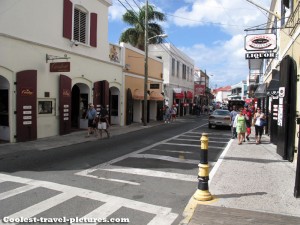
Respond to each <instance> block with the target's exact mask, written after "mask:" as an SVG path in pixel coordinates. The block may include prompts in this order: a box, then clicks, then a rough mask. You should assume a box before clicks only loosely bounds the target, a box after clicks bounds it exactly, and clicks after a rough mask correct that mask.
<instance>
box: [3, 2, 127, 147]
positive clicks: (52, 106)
mask: <svg viewBox="0 0 300 225" xmlns="http://www.w3.org/2000/svg"><path fill="white" fill-rule="evenodd" d="M110 5H111V1H110V0H100V1H99V0H90V1H80V0H63V1H47V0H32V1H26V0H19V1H18V3H17V4H15V3H14V2H11V1H9V0H3V1H1V2H0V7H1V9H3V10H5V13H2V14H1V15H0V30H1V31H0V32H1V33H0V51H1V55H2V56H3V57H1V58H0V81H1V82H0V92H1V93H0V96H1V98H0V104H1V108H0V139H1V140H4V141H7V142H17V141H18V142H19V141H29V140H35V139H38V138H44V137H49V136H54V135H62V134H66V133H69V132H71V131H72V130H74V129H75V130H76V129H80V128H85V127H87V121H86V120H85V118H84V117H85V110H86V108H87V104H88V103H89V102H92V103H94V105H95V107H96V108H99V105H103V106H105V107H108V109H109V111H110V120H111V123H113V124H119V125H124V117H123V109H124V108H123V106H122V104H121V102H122V99H123V92H122V89H123V88H122V66H121V63H120V60H113V59H112V57H111V53H110V47H111V46H110V45H109V43H108V7H109V6H110ZM53 12H55V16H53ZM112 96H113V97H112ZM112 105H113V106H112Z"/></svg>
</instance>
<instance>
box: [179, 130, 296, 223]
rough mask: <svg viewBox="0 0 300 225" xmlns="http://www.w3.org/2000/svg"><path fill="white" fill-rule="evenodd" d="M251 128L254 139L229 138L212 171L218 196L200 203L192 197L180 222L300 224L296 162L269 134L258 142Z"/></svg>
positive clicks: (213, 191)
mask: <svg viewBox="0 0 300 225" xmlns="http://www.w3.org/2000/svg"><path fill="white" fill-rule="evenodd" d="M253 131H254V130H252V134H251V136H250V137H251V138H252V139H251V140H250V142H244V143H243V144H242V145H238V144H237V140H236V139H235V140H233V139H232V140H231V141H230V142H229V144H228V146H227V148H226V149H225V150H224V152H223V154H222V155H221V157H220V159H219V161H218V162H217V164H216V166H215V167H214V168H213V169H212V171H211V172H210V184H209V191H210V193H211V194H212V195H213V197H214V199H213V200H212V201H209V202H202V203H201V202H198V201H196V200H194V199H193V197H192V198H191V200H190V202H189V204H188V206H187V207H186V210H185V214H186V216H187V218H186V220H185V222H182V223H181V224H187V223H188V224H189V225H196V224H231V225H234V224H300V199H296V198H295V197H294V196H293V194H294V186H295V172H296V166H295V165H296V164H295V163H291V162H288V161H285V160H282V158H281V156H279V155H278V154H277V153H276V145H273V144H271V143H270V139H269V137H268V136H267V135H263V138H262V144H260V145H256V144H255V140H254V132H253ZM208 154H209V153H208ZM195 188H196V189H197V187H195ZM224 207H225V208H224ZM193 210H194V211H193ZM245 210H250V211H245ZM217 212H219V213H217ZM270 213H272V214H270ZM275 214H277V215H275ZM286 216H287V217H286ZM292 216H294V217H292ZM295 217H296V218H295ZM228 218H229V220H228ZM264 218H265V219H264ZM190 219H191V220H190ZM189 220H190V221H189ZM266 221H268V222H266ZM256 222H257V223H256Z"/></svg>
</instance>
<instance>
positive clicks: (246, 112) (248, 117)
mask: <svg viewBox="0 0 300 225" xmlns="http://www.w3.org/2000/svg"><path fill="white" fill-rule="evenodd" d="M243 113H244V115H245V118H246V133H247V134H246V139H247V141H250V139H249V136H250V134H251V125H252V113H251V111H250V110H249V108H248V105H247V104H245V107H244V111H243ZM244 141H245V140H244Z"/></svg>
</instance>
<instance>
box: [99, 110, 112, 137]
mask: <svg viewBox="0 0 300 225" xmlns="http://www.w3.org/2000/svg"><path fill="white" fill-rule="evenodd" d="M109 126H110V124H109V122H108V111H107V109H106V108H105V107H102V106H101V105H100V112H99V122H98V131H99V138H102V131H105V132H106V134H107V138H110V133H109V131H108V127H109Z"/></svg>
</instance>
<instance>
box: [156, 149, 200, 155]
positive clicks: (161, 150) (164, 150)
mask: <svg viewBox="0 0 300 225" xmlns="http://www.w3.org/2000/svg"><path fill="white" fill-rule="evenodd" d="M151 150H155V151H160V152H172V153H182V154H194V152H189V151H186V152H185V151H178V150H171V149H158V148H152V149H151Z"/></svg>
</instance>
